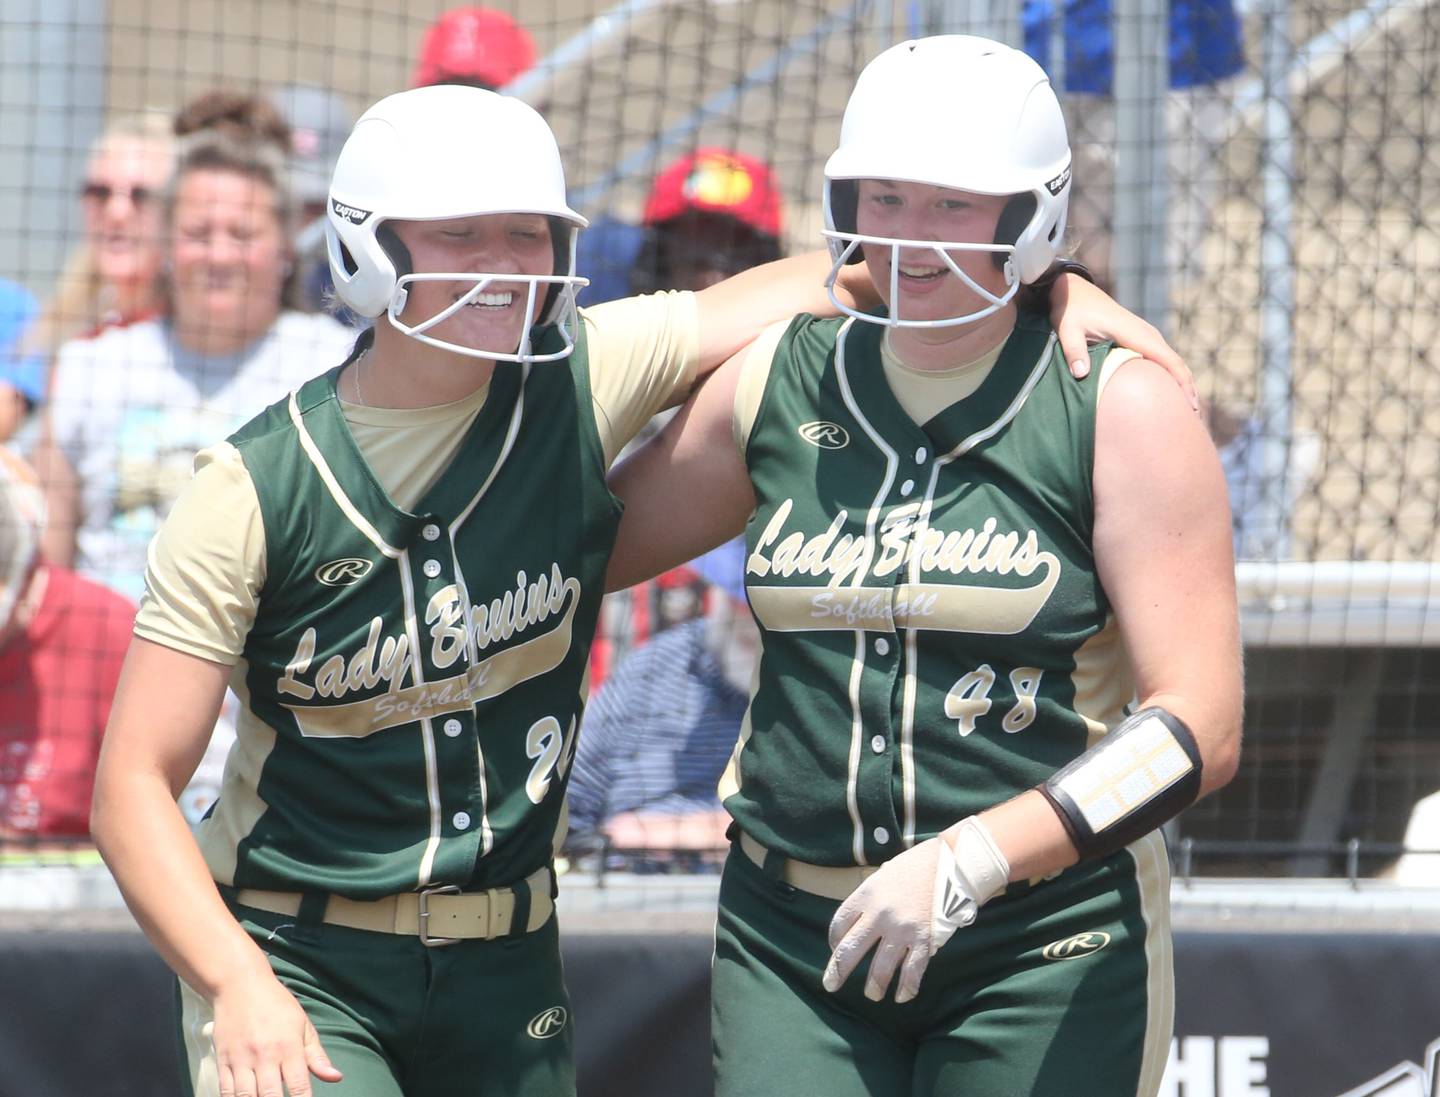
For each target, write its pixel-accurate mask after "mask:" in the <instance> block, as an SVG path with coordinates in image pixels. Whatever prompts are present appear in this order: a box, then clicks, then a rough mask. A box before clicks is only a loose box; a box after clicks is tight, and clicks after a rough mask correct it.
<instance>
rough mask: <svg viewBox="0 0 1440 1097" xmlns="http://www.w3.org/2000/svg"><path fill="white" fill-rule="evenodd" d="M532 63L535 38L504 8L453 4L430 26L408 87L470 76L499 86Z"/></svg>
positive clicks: (478, 80)
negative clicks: (460, 6) (451, 7)
mask: <svg viewBox="0 0 1440 1097" xmlns="http://www.w3.org/2000/svg"><path fill="white" fill-rule="evenodd" d="M534 65H535V42H534V40H533V39H531V37H530V35H529V33H528V32H527V31H526V30H525V28H524V27H522V26H520V24H519V23H517V22H515V20H514V19H512V18H510V16H508V15H506V14H505V13H504V12H503V11H495V10H494V9H493V8H456V9H455V10H454V11H447V12H446V13H445V14H444V15H442V16H440V18H439V19H437V20H435V22H434V23H432V24H431V25H430V29H429V30H427V31H426V32H425V41H424V42H422V43H421V45H420V60H419V62H418V63H417V64H416V66H415V77H414V79H413V80H412V81H411V86H412V87H416V88H423V87H426V86H427V85H429V84H443V83H446V82H447V81H452V80H473V81H475V82H476V83H479V84H486V85H488V86H490V87H492V88H502V87H504V86H505V85H506V84H508V83H510V81H511V80H514V79H515V78H516V77H517V76H519V75H520V74H521V73H523V72H526V71H528V70H529V69H531V68H533V67H534Z"/></svg>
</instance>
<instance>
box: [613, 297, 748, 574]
mask: <svg viewBox="0 0 1440 1097" xmlns="http://www.w3.org/2000/svg"><path fill="white" fill-rule="evenodd" d="M706 292H709V291H708V290H707V291H706ZM746 353H747V352H745V351H742V352H741V353H739V354H737V355H735V356H734V357H733V358H731V360H730V361H729V362H727V363H726V364H725V365H724V366H722V367H721V368H720V369H719V370H718V371H716V372H715V373H714V374H713V375H712V376H711V377H710V378H709V379H708V380H706V381H705V383H704V384H702V385H701V386H700V388H699V389H697V390H696V392H695V393H694V394H693V395H692V396H691V397H690V399H689V400H687V401H686V402H685V404H684V405H683V406H682V407H681V408H680V410H679V411H678V412H676V414H675V417H674V418H673V419H671V420H670V422H669V423H667V424H666V426H665V429H664V430H662V431H661V432H660V433H659V434H658V435H656V437H654V438H653V439H651V440H650V442H648V443H647V444H646V445H644V446H642V447H640V449H639V450H637V451H636V452H635V453H634V454H632V455H631V456H630V457H628V458H627V459H626V460H624V461H622V462H621V463H620V464H619V465H617V466H616V468H615V470H614V471H613V472H612V473H611V474H610V479H609V483H610V490H611V491H613V492H614V493H615V494H616V495H618V496H619V497H620V498H621V499H623V500H624V501H625V517H624V519H623V520H622V521H621V523H620V532H619V534H618V536H617V538H616V542H615V550H614V552H613V554H612V555H611V558H610V568H609V570H608V571H607V572H606V575H605V589H606V590H620V589H622V588H624V587H628V586H630V585H632V584H634V583H638V582H640V581H641V580H642V579H647V578H649V577H651V576H652V575H658V574H659V573H660V572H662V571H665V570H666V569H668V568H672V567H676V566H678V565H679V564H683V563H685V562H686V561H687V560H693V559H694V558H695V557H696V556H698V555H700V554H701V553H702V552H705V551H707V550H709V549H712V548H714V547H715V546H716V545H719V544H722V543H723V542H725V541H727V540H729V539H730V538H731V537H734V536H735V535H736V534H738V533H739V532H740V531H741V530H743V529H744V527H745V520H746V519H747V518H748V517H749V515H750V513H751V511H753V510H754V509H755V493H754V491H753V490H752V489H751V487H750V475H749V472H748V471H747V470H746V468H745V463H744V461H742V460H741V458H740V453H739V451H738V450H737V449H736V446H735V438H734V434H733V422H734V415H733V411H734V407H735V389H736V385H737V384H738V382H739V377H740V370H741V365H742V363H743V361H744V359H745V355H746Z"/></svg>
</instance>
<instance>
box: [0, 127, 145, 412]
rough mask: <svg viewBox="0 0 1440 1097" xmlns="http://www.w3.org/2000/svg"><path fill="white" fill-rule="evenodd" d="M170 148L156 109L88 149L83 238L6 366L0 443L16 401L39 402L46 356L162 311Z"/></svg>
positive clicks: (1, 369) (0, 368)
mask: <svg viewBox="0 0 1440 1097" xmlns="http://www.w3.org/2000/svg"><path fill="white" fill-rule="evenodd" d="M173 146H174V139H173V137H172V136H171V128H170V119H169V117H168V116H166V115H164V114H160V113H158V112H152V113H146V114H140V115H136V116H134V117H130V118H125V119H123V120H121V121H119V122H116V123H115V124H114V125H112V126H110V127H109V128H108V129H107V130H106V131H105V132H104V133H103V134H101V135H100V137H99V138H98V139H97V140H96V142H95V144H94V145H93V146H92V148H91V151H90V158H89V160H88V162H87V163H86V167H85V182H84V184H83V185H82V187H81V190H80V201H81V212H82V213H83V215H84V224H85V239H84V242H83V243H81V245H80V246H79V247H78V248H77V249H76V250H75V251H74V252H73V253H72V254H71V256H70V258H69V259H68V260H67V261H66V264H65V269H64V270H63V271H62V272H61V274H60V279H59V281H58V283H57V284H56V287H55V292H54V294H53V295H52V296H51V298H50V300H49V301H47V302H46V303H45V306H44V307H43V309H41V311H40V314H39V316H37V317H35V318H34V322H33V325H32V326H31V327H30V328H29V329H28V330H27V331H26V333H25V335H24V338H23V340H22V341H21V342H20V343H19V344H18V345H17V347H16V350H15V352H14V356H13V357H12V356H7V357H6V359H5V360H4V363H3V365H0V440H4V439H6V438H9V437H11V436H12V435H13V434H14V432H15V430H16V429H17V428H18V426H19V422H18V420H17V419H16V418H15V417H14V414H13V413H14V410H15V408H16V406H17V402H19V403H20V406H21V407H23V410H24V412H26V413H28V412H30V411H33V410H34V409H35V407H36V406H37V405H38V404H39V403H40V402H41V400H42V399H43V397H44V394H45V391H46V389H47V387H48V378H47V377H46V372H47V370H48V366H49V363H50V361H51V359H52V358H53V356H54V354H55V352H56V351H57V350H59V348H60V347H61V346H62V345H63V344H64V343H65V342H66V341H68V340H70V339H74V338H76V337H79V336H84V335H94V334H96V333H97V332H99V331H101V330H103V329H105V328H108V327H114V326H117V325H123V324H128V323H131V322H133V321H135V320H139V319H144V318H146V317H148V316H151V315H153V314H154V313H155V312H156V310H157V309H158V308H159V304H160V299H159V287H158V282H157V277H158V275H159V273H160V263H161V244H160V213H159V200H160V192H161V190H162V188H163V187H164V185H165V180H166V178H167V177H168V176H169V174H170V166H171V163H172V162H173V158H174V151H173ZM0 308H6V309H8V308H9V303H8V302H7V303H5V304H4V305H0ZM8 342H9V340H8V339H4V338H3V337H0V343H4V344H8Z"/></svg>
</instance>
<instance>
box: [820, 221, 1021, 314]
mask: <svg viewBox="0 0 1440 1097" xmlns="http://www.w3.org/2000/svg"><path fill="white" fill-rule="evenodd" d="M824 235H825V236H826V237H828V238H829V239H831V240H837V241H841V242H843V243H844V245H845V246H844V247H843V248H840V249H832V250H833V251H835V255H834V257H833V258H832V260H831V263H830V273H829V275H827V276H826V278H825V291H826V293H828V294H829V296H830V303H831V304H833V305H834V306H835V307H836V308H837V309H839V310H840V311H841V312H842V313H844V314H845V315H846V316H853V317H855V318H856V319H857V320H864V321H866V322H867V323H871V324H882V325H884V326H885V327H888V328H953V327H959V326H960V325H961V324H973V323H975V322H976V321H979V320H983V319H985V318H986V317H987V316H993V315H994V314H995V313H997V312H999V311H1000V310H1001V309H1003V308H1004V307H1005V306H1006V305H1008V304H1009V303H1010V302H1011V301H1012V300H1013V299H1014V297H1015V294H1016V293H1017V292H1019V289H1020V279H1019V278H1018V277H1017V275H1016V273H1015V259H1014V252H1015V248H1014V246H1013V245H1011V244H967V243H960V242H958V241H949V240H940V241H936V240H897V239H894V238H892V237H888V236H865V235H862V234H860V233H855V232H837V231H834V230H827V231H826V232H825V234H824ZM864 243H870V244H881V245H883V246H885V247H888V248H889V249H890V287H889V288H890V301H889V308H888V309H887V310H886V312H887V315H885V316H876V315H874V314H873V313H866V312H861V311H859V310H858V309H856V308H854V307H853V306H849V305H846V304H845V302H843V301H841V300H840V298H839V296H838V295H837V294H836V292H835V283H836V280H837V279H838V278H839V276H840V271H841V269H842V268H843V267H844V266H845V264H846V263H847V262H848V261H849V260H850V257H851V256H852V255H854V253H855V249H856V248H858V247H859V246H860V245H861V244H864ZM901 248H906V249H910V250H928V251H932V252H934V253H935V254H936V255H938V256H939V257H940V261H941V262H942V263H944V264H945V265H946V266H947V267H949V268H950V271H951V273H953V274H954V275H955V276H956V277H957V278H959V279H960V281H962V282H963V283H965V285H966V286H967V287H969V289H970V290H972V291H973V292H974V293H975V294H977V295H978V296H980V297H981V298H982V299H984V300H985V301H988V302H989V304H988V305H986V306H985V307H984V308H980V309H977V310H976V311H974V312H969V313H965V314H964V315H962V316H944V317H941V318H939V319H937V320H903V319H901V318H900V316H899V313H900V249H901ZM952 251H974V252H987V253H989V254H992V255H1005V256H1006V260H1005V268H1004V273H1005V283H1006V288H1005V291H1004V292H1003V293H1000V294H996V293H994V292H992V291H991V290H988V289H986V288H985V287H984V286H982V285H981V284H980V283H979V282H977V281H975V279H974V278H972V277H971V276H970V275H969V274H967V273H965V271H963V270H962V269H961V268H960V265H959V264H958V263H956V262H955V260H954V258H952V257H951V255H950V252H952Z"/></svg>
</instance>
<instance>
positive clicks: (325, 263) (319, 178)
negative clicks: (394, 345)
mask: <svg viewBox="0 0 1440 1097" xmlns="http://www.w3.org/2000/svg"><path fill="white" fill-rule="evenodd" d="M270 98H271V101H272V102H273V103H274V104H275V106H276V108H277V109H278V110H279V111H280V114H281V115H282V116H283V117H284V119H285V121H286V122H287V123H288V124H289V126H290V190H291V193H292V194H293V195H294V197H295V200H296V202H297V203H298V204H299V207H300V228H299V230H298V232H297V233H296V235H295V264H296V267H297V277H296V290H297V293H298V298H297V300H296V301H295V304H296V305H298V306H299V307H300V308H303V309H304V310H305V311H306V312H320V311H321V310H322V309H325V308H326V307H327V305H328V304H329V303H330V302H332V301H333V291H334V288H335V284H334V282H333V281H331V278H330V261H329V259H328V258H327V256H326V253H325V204H326V202H327V201H328V200H329V195H330V176H331V175H332V174H333V173H334V171H335V161H336V159H337V158H338V157H339V155H340V147H341V146H342V145H344V144H345V138H346V137H348V136H349V135H350V129H351V127H353V126H354V125H355V115H354V113H353V112H352V111H351V110H350V108H349V107H348V106H346V104H345V101H344V100H343V99H342V98H341V97H340V96H339V95H337V94H335V93H334V92H333V91H329V90H327V89H325V88H321V87H316V86H314V85H313V84H287V85H285V86H284V87H280V88H277V89H275V91H273V92H272V93H271V95H270ZM332 311H334V312H335V314H336V315H337V316H338V317H339V318H340V320H341V321H342V322H343V323H346V324H349V325H351V326H352V327H353V326H356V325H357V318H356V317H355V316H353V315H352V314H349V313H348V312H345V311H344V309H343V306H338V307H336V308H333V309H332ZM342 313H343V314H342Z"/></svg>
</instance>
